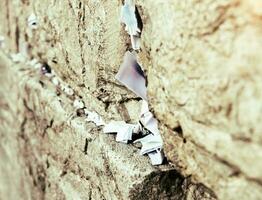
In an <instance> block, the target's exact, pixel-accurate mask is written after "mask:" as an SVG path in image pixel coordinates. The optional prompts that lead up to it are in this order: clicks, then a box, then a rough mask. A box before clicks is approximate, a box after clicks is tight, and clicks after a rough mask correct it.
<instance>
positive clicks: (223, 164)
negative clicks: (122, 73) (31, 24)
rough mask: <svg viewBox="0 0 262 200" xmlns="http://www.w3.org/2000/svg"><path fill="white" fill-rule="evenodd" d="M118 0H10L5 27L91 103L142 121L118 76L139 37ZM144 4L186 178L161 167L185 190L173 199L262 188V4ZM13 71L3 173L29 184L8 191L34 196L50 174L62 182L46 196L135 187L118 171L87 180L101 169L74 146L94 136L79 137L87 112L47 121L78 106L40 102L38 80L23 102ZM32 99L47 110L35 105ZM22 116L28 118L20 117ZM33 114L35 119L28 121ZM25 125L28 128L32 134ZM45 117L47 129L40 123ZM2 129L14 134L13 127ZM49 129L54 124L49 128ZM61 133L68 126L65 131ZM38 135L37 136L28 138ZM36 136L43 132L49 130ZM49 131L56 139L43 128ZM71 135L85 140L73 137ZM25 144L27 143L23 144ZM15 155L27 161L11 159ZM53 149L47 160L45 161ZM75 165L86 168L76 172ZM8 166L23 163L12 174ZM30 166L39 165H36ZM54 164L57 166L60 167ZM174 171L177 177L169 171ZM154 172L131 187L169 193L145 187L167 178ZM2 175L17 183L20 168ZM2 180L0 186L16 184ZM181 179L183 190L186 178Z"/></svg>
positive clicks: (168, 125)
mask: <svg viewBox="0 0 262 200" xmlns="http://www.w3.org/2000/svg"><path fill="white" fill-rule="evenodd" d="M121 3H122V1H120V0H119V1H117V0H112V1H105V0H100V1H98V0H83V1H80V0H68V1H55V0H52V1H40V0H35V1H32V0H22V1H19V0H12V1H9V0H5V1H1V2H0V24H1V26H0V35H4V36H5V38H6V45H7V48H8V49H9V50H10V52H23V53H25V50H26V49H28V51H27V54H28V56H29V58H38V59H39V60H41V61H42V62H47V63H48V64H49V65H50V66H51V67H52V69H54V71H55V72H56V73H57V75H58V76H59V77H60V78H61V79H63V80H64V81H65V82H67V83H68V84H70V85H71V86H72V88H73V89H74V90H75V91H76V93H77V94H78V95H80V96H82V97H83V99H84V100H85V102H88V106H89V108H90V109H93V110H96V111H97V112H99V113H100V114H101V115H102V116H103V117H104V118H105V119H107V120H109V119H112V118H114V119H124V120H126V121H133V122H134V121H136V120H137V115H138V113H139V99H138V98H136V96H134V95H133V94H132V93H131V92H129V91H128V90H126V89H125V88H124V87H123V86H121V85H120V84H119V83H118V82H116V81H115V79H114V75H115V74H116V72H117V70H118V67H119V65H120V63H121V61H122V57H123V55H124V52H125V51H126V50H127V49H128V48H129V47H130V41H129V39H128V37H127V35H126V33H125V32H124V29H123V26H121V25H120V23H119V14H120V13H119V11H120V6H121ZM137 8H138V10H139V13H140V15H141V18H142V22H143V32H142V50H141V52H140V53H139V60H140V62H141V63H142V66H143V68H144V69H145V72H146V75H147V79H148V90H149V99H150V106H151V110H152V111H153V112H154V114H155V116H156V117H157V119H158V120H159V124H160V125H161V133H162V135H163V138H164V142H165V153H166V155H167V157H168V160H169V161H171V162H172V164H173V166H174V168H175V169H176V170H177V171H179V173H181V175H178V174H177V176H179V177H181V178H177V179H176V178H175V177H177V176H176V175H174V174H176V173H171V172H168V173H169V174H168V173H166V174H165V175H163V176H161V177H162V179H161V180H163V182H167V183H169V180H171V179H172V177H174V180H173V181H174V182H172V184H173V185H174V191H175V190H176V191H177V195H176V196H175V197H174V199H182V198H185V199H212V198H218V199H229V200H230V199H233V200H234V199H261V198H262V171H261V169H262V136H261V132H262V125H261V123H260V122H261V118H262V103H261V100H262V92H261V91H262V79H261V75H262V70H261V69H262V68H261V64H262V55H261V45H262V36H261V35H262V34H261V33H262V23H261V16H262V5H261V3H260V2H259V1H257V0H220V1H218V0H215V1H214V0H201V1H197V0H185V1H179V0H156V1H143V0H137ZM33 12H34V13H35V14H36V16H37V17H38V20H39V28H38V29H37V30H34V31H32V30H30V29H29V28H28V27H27V17H28V16H29V15H30V14H31V13H33ZM7 66H12V64H8V65H7ZM0 69H1V68H0ZM11 72H12V71H8V70H5V71H4V72H3V73H2V72H1V75H2V76H3V78H1V83H2V82H3V83H2V85H3V86H2V85H1V88H5V89H3V91H2V92H1V93H0V94H1V95H7V96H6V97H5V98H4V99H5V100H4V101H1V111H2V110H3V111H5V110H6V112H1V123H2V121H3V124H4V126H2V127H3V128H2V129H3V130H1V146H0V148H1V151H0V153H1V157H2V156H3V157H5V158H6V159H5V160H7V161H9V162H6V163H8V166H9V168H7V167H5V168H4V166H2V165H1V169H2V168H3V171H2V172H3V173H2V174H3V175H1V176H6V177H14V178H13V179H15V177H20V178H18V179H15V180H14V181H15V182H16V183H17V184H18V183H21V182H22V183H28V184H21V187H22V186H23V188H20V189H19V193H12V194H10V195H18V196H20V195H24V197H25V199H28V198H29V197H31V198H33V199H34V198H40V197H41V198H42V196H41V195H43V194H44V193H45V188H47V186H48V182H53V183H54V185H51V186H50V188H51V189H50V190H52V191H53V193H52V192H47V194H46V196H45V197H43V198H55V197H54V196H53V197H52V196H48V195H52V194H53V195H54V194H56V193H57V194H59V195H61V197H62V196H63V195H64V197H65V198H67V199H72V198H73V199H75V198H78V196H79V195H80V198H83V197H82V196H81V195H84V196H85V198H86V196H88V195H87V194H90V193H91V198H94V199H96V198H97V199H101V198H102V199H103V198H107V196H104V197H103V196H99V195H103V194H105V195H109V194H110V195H111V193H112V194H113V195H115V196H114V197H115V198H119V196H117V195H124V196H123V198H124V197H127V196H125V195H127V193H128V192H127V191H131V190H128V189H126V190H125V189H119V191H120V192H119V191H117V189H116V188H117V186H116V185H114V184H115V183H118V180H121V178H120V177H117V181H112V182H110V180H109V179H105V180H104V179H101V180H100V183H97V185H100V187H97V188H96V189H94V190H90V188H93V185H92V183H93V182H92V181H89V179H90V178H89V179H88V180H87V179H85V178H83V177H82V178H81V175H79V174H81V173H82V174H84V175H83V176H87V174H89V175H88V176H93V174H95V173H94V171H92V169H88V170H87V169H86V168H87V166H86V165H88V164H89V163H88V162H89V161H88V159H87V160H85V159H83V157H85V155H82V154H81V153H75V150H73V149H74V148H75V146H76V148H78V149H81V150H82V149H83V146H84V145H85V137H83V138H79V137H80V136H76V135H77V134H76V133H75V132H76V131H79V132H81V128H80V129H79V127H78V128H77V127H74V126H78V123H80V122H78V121H74V122H75V124H74V123H73V125H72V123H71V125H64V126H61V125H55V120H54V122H53V125H52V127H51V128H48V127H49V126H50V121H49V120H48V119H47V117H50V116H52V117H50V118H51V119H52V118H55V117H56V118H57V119H59V120H57V121H59V123H62V122H63V121H64V123H67V122H66V121H67V120H66V119H68V117H69V116H67V117H65V116H61V112H65V114H66V115H68V114H69V111H61V112H57V114H56V113H55V111H54V110H53V109H54V107H52V106H47V105H49V104H50V102H51V99H52V97H50V99H49V100H48V103H44V104H43V103H41V102H46V101H47V100H45V98H44V97H43V98H42V99H41V98H39V97H38V96H39V93H37V92H36V91H37V90H35V89H29V90H32V92H30V95H29V97H30V99H31V100H30V99H29V97H28V98H26V99H28V100H30V101H29V102H31V103H33V104H35V103H34V102H35V101H36V102H38V104H39V105H35V106H34V107H32V106H33V105H31V106H30V105H27V106H26V105H24V102H23V101H22V100H21V101H18V102H17V99H19V98H22V97H24V96H25V94H24V91H27V90H25V89H22V88H20V87H18V88H19V90H18V89H13V90H10V91H13V92H12V93H7V91H8V90H7V88H8V87H10V88H11V89H12V87H17V86H18V85H19V84H20V83H19V82H15V83H17V84H14V85H13V86H12V84H11V82H10V81H11V80H12V78H9V79H8V78H7V74H9V76H11ZM13 73H16V71H13ZM27 76H30V74H29V75H27ZM16 81H18V80H16ZM5 82H7V83H5ZM21 82H22V83H23V81H21ZM29 82H30V81H29ZM5 84H6V86H4V85H5ZM31 87H32V85H30V87H29V88H31ZM38 87H39V86H38ZM20 89H21V91H20ZM39 90H40V89H39ZM19 91H20V92H19ZM40 93H42V91H41V92H40ZM43 94H44V93H43ZM8 98H10V99H13V100H12V101H11V102H13V103H10V104H7V103H6V100H7V99H8ZM38 98H39V100H38V101H37V99H38ZM1 99H2V97H1ZM15 102H17V103H15ZM56 102H57V101H56ZM7 105H9V106H7ZM25 106H26V107H28V108H29V109H33V111H32V112H30V111H27V112H25V114H26V115H24V114H23V113H24V111H23V110H20V109H22V108H23V109H24V107H25ZM41 106H42V107H46V106H47V110H45V109H44V108H43V109H40V107H41ZM42 107H41V108H42ZM35 109H38V111H37V112H34V110H35ZM72 112H73V111H72ZM2 113H3V114H2ZM8 113H11V114H8ZM17 115H21V117H20V118H19V117H18V118H17V123H16V124H14V119H16V116H17ZM24 119H27V121H25V122H24V121H23V120H24ZM19 120H20V121H19ZM72 122H73V121H72ZM26 126H28V127H29V128H28V130H29V132H28V133H26V134H25V133H24V130H25V127H26ZM42 126H43V127H42ZM8 127H13V129H10V128H8ZM38 127H40V128H39V129H40V130H39V131H36V130H37V129H38ZM44 127H47V128H44ZM54 127H56V128H54ZM59 127H60V128H59ZM86 129H87V130H89V129H91V127H86ZM86 129H84V130H86ZM5 130H8V131H10V134H9V133H8V134H5ZM49 131H50V134H46V132H47V133H48V132H49ZM97 131H98V130H92V131H90V133H89V131H87V132H88V133H87V134H90V139H92V140H93V137H96V135H98V132H97ZM61 132H65V133H66V134H63V137H62V136H61V135H60V134H61ZM93 132H94V133H93ZM91 133H92V134H91ZM35 134H37V136H36V138H34V137H32V138H31V135H33V136H34V135H35ZM39 135H45V136H41V137H43V138H41V139H40V136H39ZM59 135H60V136H59ZM80 135H81V133H80ZM18 136H19V137H20V138H22V139H21V140H20V139H19V140H15V139H14V137H18ZM29 136H30V137H29ZM47 137H51V139H50V138H49V139H48V140H47V139H45V138H47ZM52 137H53V138H52ZM2 138H3V139H2ZM73 138H74V139H75V140H76V141H78V142H68V140H69V141H71V140H73ZM105 138H106V137H105ZM105 138H104V137H103V138H100V137H98V139H97V140H98V142H97V143H94V144H97V145H98V144H99V145H103V144H105V143H106V141H107V139H105ZM109 138H110V137H109ZM5 140H6V141H8V142H5ZM105 140H106V141H105ZM108 140H109V141H110V139H108ZM21 141H22V142H21ZM61 141H64V142H61ZM87 141H89V140H88V139H87ZM83 142H84V144H82V143H83ZM28 143H30V144H31V145H28ZM40 144H41V145H40ZM43 144H46V146H45V145H43ZM67 145H68V146H67ZM99 145H98V146H99ZM110 145H112V146H114V145H116V144H114V143H113V142H112V143H109V144H108V146H104V148H105V149H103V148H100V147H96V148H97V150H96V151H101V152H100V154H101V156H104V154H106V153H104V154H103V151H104V152H107V151H109V150H107V148H109V149H110V148H112V146H110ZM117 146H118V145H117ZM10 147H13V149H14V152H13V154H12V155H8V150H7V149H8V148H10ZM18 147H20V149H19V148H18ZM29 147H30V148H29ZM51 147H53V148H51ZM54 147H55V148H54ZM21 148H22V149H25V151H21ZM28 148H29V149H28ZM45 148H47V149H48V151H47V150H46V149H45ZM96 148H95V147H94V148H93V149H96ZM119 148H120V147H119ZM63 149H64V151H63ZM121 151H122V150H121ZM21 152H22V155H21ZM47 152H50V153H49V154H48V153H47ZM117 152H118V151H117ZM126 153H127V155H128V152H126V150H123V152H122V153H119V154H118V153H116V154H115V155H111V154H110V156H109V157H110V158H112V157H113V158H112V159H111V161H110V162H113V163H110V167H111V168H112V170H113V171H114V170H115V167H116V166H117V165H118V164H119V163H118V162H122V161H121V158H122V156H123V155H125V154H126ZM2 154H3V155H2ZM90 154H91V152H90ZM47 155H49V156H47ZM69 155H70V157H69ZM121 155H122V156H121ZM12 156H15V159H16V160H17V163H21V165H17V164H16V163H14V162H12V161H11V157H12ZM111 156H112V157H111ZM118 156H119V159H120V160H118V159H117V158H118ZM47 157H48V163H49V164H48V165H50V170H46V169H45V168H46V167H47V166H46V165H47V164H44V163H45V162H46V161H45V160H46V159H47ZM80 157H82V158H80ZM66 159H67V160H68V161H66ZM34 160H38V162H36V163H38V164H35V165H34V166H33V167H31V170H30V165H31V162H33V163H34ZM39 160H41V162H39ZM71 160H72V161H71ZM105 160H106V159H103V158H101V159H100V160H99V161H97V162H98V163H97V166H96V167H97V168H99V167H101V166H100V164H101V163H103V162H104V161H105ZM109 160H110V159H109ZM70 161H71V162H73V163H70ZM51 162H53V164H50V163H51ZM64 162H65V163H64ZM68 162H69V164H67V163H68ZM99 162H101V163H99ZM143 162H145V161H143ZM1 163H2V162H1ZM121 164H122V163H121ZM23 165H24V166H23ZM104 165H106V164H104V163H103V166H104ZM78 166H80V167H79V168H80V169H81V170H83V171H82V172H79V169H78ZM83 166H85V167H83ZM132 167H134V166H131V168H132ZM140 167H141V169H138V172H137V174H140V173H141V172H140V170H142V169H143V167H144V169H145V170H146V171H147V172H149V174H154V170H153V169H152V168H151V167H150V166H149V165H148V163H147V164H142V163H141V165H140ZM11 168H12V169H14V170H13V172H14V173H11V172H12V171H11ZM63 168H66V169H70V170H65V171H70V172H68V173H66V172H64V173H66V175H64V176H62V178H61V177H60V176H59V173H60V172H61V171H63V170H62V169H63ZM94 168H95V167H94ZM25 169H28V171H26V170H25ZM85 169H86V170H85ZM81 170H80V171H81ZM100 170H102V171H103V170H105V168H103V169H100ZM150 170H152V171H150ZM72 171H73V172H72ZM30 173H31V174H33V175H31V176H30ZM49 173H50V174H49ZM61 173H62V172H61ZM90 173H91V175H90ZM96 173H99V172H96ZM159 173H160V172H159ZM170 173H171V174H170ZM28 174H29V175H28ZM54 174H58V175H57V177H56V176H53V175H54ZM134 174H136V173H135V172H134ZM142 174H144V175H145V174H148V173H146V172H145V173H142ZM160 174H161V173H160ZM167 174H168V176H169V177H171V179H168V178H167V179H165V178H163V177H165V176H166V175H167ZM119 176H121V175H119ZM122 176H123V177H124V178H123V177H122V179H124V180H125V179H127V185H130V184H131V182H132V181H133V180H131V179H132V178H131V177H132V176H127V177H126V176H124V175H122ZM148 176H149V177H150V178H149V179H147V180H148V182H147V180H146V178H144V177H143V176H142V179H141V182H142V185H141V184H138V183H137V186H136V187H135V186H134V187H133V189H134V188H135V189H137V190H139V189H141V188H142V190H141V193H139V194H138V195H141V196H140V197H138V196H136V195H135V192H133V194H134V195H133V197H132V198H133V199H139V198H141V199H142V198H143V197H144V199H145V198H146V197H147V196H146V195H151V196H152V198H156V197H157V195H158V194H160V193H161V192H159V191H158V190H157V189H156V190H152V191H156V193H154V194H153V192H151V193H150V192H147V190H146V188H145V186H147V185H148V184H149V185H150V181H155V182H159V179H158V178H157V177H158V176H153V177H151V176H152V175H148ZM44 177H47V178H44ZM78 177H80V180H81V183H82V182H85V184H81V187H80V186H79V178H78ZM129 177H130V180H128V179H129ZM82 179H85V180H82ZM91 179H92V178H91ZM5 180H6V181H10V182H8V183H10V184H11V183H13V182H12V181H11V178H10V179H7V178H6V179H5ZM176 181H177V182H176ZM60 182H61V183H60ZM120 182H121V181H120ZM160 182H161V181H160ZM108 183H112V184H111V185H112V188H115V190H113V189H112V188H111V189H112V190H110V191H107V189H106V188H108V187H106V185H107V184H108ZM30 184H31V185H30ZM101 184H105V185H104V186H101ZM172 184H171V185H172ZM1 185H2V184H1ZM5 185H6V186H1V187H3V188H4V187H7V186H8V184H5ZM18 185H19V184H18ZM176 185H180V186H181V188H182V189H181V188H180V189H177V186H176ZM206 186H207V187H209V188H210V189H207V187H206ZM160 188H161V187H160ZM7 189H8V188H4V189H3V190H4V191H8V190H7ZM50 190H49V191H50ZM104 190H105V191H104ZM160 190H161V189H160ZM58 191H59V192H58ZM112 191H113V192H112ZM134 191H135V190H134ZM179 191H180V192H179ZM181 191H183V192H181ZM32 194H33V195H34V196H32ZM161 194H164V193H161ZM70 195H71V196H70ZM92 195H93V196H92ZM180 195H181V196H180ZM15 197H17V196H14V198H15ZM114 197H112V198H114ZM130 198H131V196H130ZM161 198H163V199H164V198H169V197H167V196H166V197H164V196H162V197H161Z"/></svg>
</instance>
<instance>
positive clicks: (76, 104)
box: [73, 99, 85, 109]
mask: <svg viewBox="0 0 262 200" xmlns="http://www.w3.org/2000/svg"><path fill="white" fill-rule="evenodd" d="M73 106H74V107H75V108H76V109H80V108H84V107H85V104H84V102H83V101H82V100H81V99H75V100H74V103H73Z"/></svg>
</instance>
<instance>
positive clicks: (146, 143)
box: [134, 134, 163, 155]
mask: <svg viewBox="0 0 262 200" xmlns="http://www.w3.org/2000/svg"><path fill="white" fill-rule="evenodd" d="M137 142H141V144H142V148H141V151H140V154H141V155H144V154H148V153H150V152H152V151H156V150H157V149H162V147H163V141H162V138H161V136H160V135H159V134H157V135H153V134H150V135H147V136H145V137H143V138H141V139H138V140H136V141H134V143H137Z"/></svg>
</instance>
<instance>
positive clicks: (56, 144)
mask: <svg viewBox="0 0 262 200" xmlns="http://www.w3.org/2000/svg"><path fill="white" fill-rule="evenodd" d="M0 63H1V65H0V74H1V77H0V78H1V79H0V84H1V90H0V92H1V102H0V103H1V104H0V105H1V108H2V109H1V115H0V121H1V129H0V130H1V135H0V138H1V140H0V142H1V143H0V155H1V163H0V180H1V181H0V183H1V184H0V197H1V199H5V198H8V199H134V200H139V199H141V200H142V199H181V198H187V196H189V194H188V192H187V187H189V183H192V182H191V181H188V180H187V179H186V178H184V177H183V176H182V175H181V174H180V173H178V172H177V170H175V169H174V168H172V167H171V166H170V165H163V166H160V167H153V166H152V165H151V163H150V161H149V159H148V158H147V157H144V156H140V154H139V149H138V148H137V147H135V146H133V145H125V144H119V143H116V142H115V138H114V136H112V135H107V134H103V133H102V131H101V128H99V127H96V126H95V125H94V124H93V123H90V122H89V123H87V122H86V121H85V120H84V118H83V117H78V116H77V115H76V112H75V110H74V108H73V100H72V99H70V98H68V96H66V95H65V94H64V93H61V94H60V95H57V88H56V87H55V86H54V85H53V84H51V82H50V80H49V79H48V78H47V77H45V76H41V75H40V73H39V71H38V70H36V69H32V67H27V66H26V64H20V65H14V64H13V63H11V62H10V60H9V59H7V57H6V56H5V55H3V54H0ZM87 106H88V104H87ZM192 184H193V183H192ZM195 190H196V189H194V191H195ZM204 195H209V190H208V188H206V187H204V193H203V194H201V197H202V196H204Z"/></svg>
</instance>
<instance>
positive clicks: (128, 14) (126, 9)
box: [120, 0, 141, 35]
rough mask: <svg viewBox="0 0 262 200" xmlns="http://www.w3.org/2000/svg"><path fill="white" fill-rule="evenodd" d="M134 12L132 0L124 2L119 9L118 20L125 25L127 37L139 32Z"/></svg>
mask: <svg viewBox="0 0 262 200" xmlns="http://www.w3.org/2000/svg"><path fill="white" fill-rule="evenodd" d="M135 12H136V7H135V4H134V2H133V0H125V3H124V5H123V6H122V8H121V17H120V20H121V22H123V23H124V24H125V25H126V28H125V30H126V31H127V32H128V34H129V35H138V33H139V32H141V31H140V30H139V28H138V23H137V19H136V14H135Z"/></svg>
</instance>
